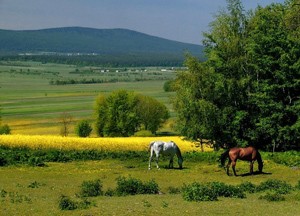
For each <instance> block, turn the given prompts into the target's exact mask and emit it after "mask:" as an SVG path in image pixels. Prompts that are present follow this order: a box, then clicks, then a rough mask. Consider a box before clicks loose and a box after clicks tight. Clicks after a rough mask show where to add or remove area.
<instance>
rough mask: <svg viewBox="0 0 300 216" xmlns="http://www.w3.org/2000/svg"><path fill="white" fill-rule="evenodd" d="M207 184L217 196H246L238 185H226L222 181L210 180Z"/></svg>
mask: <svg viewBox="0 0 300 216" xmlns="http://www.w3.org/2000/svg"><path fill="white" fill-rule="evenodd" d="M208 185H209V187H210V188H211V189H212V190H213V191H214V192H215V193H216V194H217V195H218V196H223V197H236V198H246V195H245V194H244V192H243V190H242V189H241V188H239V187H236V186H233V185H226V184H225V183H222V182H211V183H209V184H208Z"/></svg>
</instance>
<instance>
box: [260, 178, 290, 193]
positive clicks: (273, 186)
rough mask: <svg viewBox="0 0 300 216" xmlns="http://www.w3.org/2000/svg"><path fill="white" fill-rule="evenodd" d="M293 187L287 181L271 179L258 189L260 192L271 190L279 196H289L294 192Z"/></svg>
mask: <svg viewBox="0 0 300 216" xmlns="http://www.w3.org/2000/svg"><path fill="white" fill-rule="evenodd" d="M292 189H293V187H292V185H290V184H288V183H286V182H285V181H281V180H277V179H269V180H267V181H265V182H262V183H261V184H260V185H259V186H258V187H257V190H258V191H266V190H271V191H275V192H276V193H279V194H288V193H290V192H291V191H292Z"/></svg>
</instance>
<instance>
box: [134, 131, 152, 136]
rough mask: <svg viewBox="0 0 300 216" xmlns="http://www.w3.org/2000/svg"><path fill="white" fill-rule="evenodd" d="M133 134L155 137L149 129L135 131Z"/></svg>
mask: <svg viewBox="0 0 300 216" xmlns="http://www.w3.org/2000/svg"><path fill="white" fill-rule="evenodd" d="M133 136H134V137H154V134H153V133H152V132H151V131H149V130H141V131H138V132H135V133H134V135H133Z"/></svg>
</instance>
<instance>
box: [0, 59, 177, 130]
mask: <svg viewBox="0 0 300 216" xmlns="http://www.w3.org/2000/svg"><path fill="white" fill-rule="evenodd" d="M162 70H163V71H162ZM0 74H1V83H0V85H1V88H0V91H1V108H2V121H3V123H5V124H8V125H9V126H10V127H11V129H12V133H13V134H36V135H37V134H40V135H41V134H48V135H49V134H53V135H58V134H59V123H58V122H59V117H60V115H61V114H62V113H64V112H66V113H68V114H70V115H71V116H72V118H73V121H74V123H75V122H76V121H77V120H78V119H83V118H84V119H90V120H92V119H93V107H94V102H95V99H96V97H97V95H98V94H107V93H110V92H112V91H114V90H117V89H126V90H129V91H135V92H137V93H142V94H144V95H148V96H152V97H154V98H156V99H157V100H159V101H161V102H163V103H164V104H166V105H167V106H168V108H169V109H172V107H171V105H170V96H172V93H167V92H164V90H163V84H164V82H165V81H166V80H169V79H172V78H174V76H175V70H174V69H172V68H156V67H150V68H101V67H84V66H82V67H80V66H74V65H62V64H50V63H47V64H42V63H39V62H25V61H22V62H9V61H8V62H7V61H4V62H1V64H0ZM92 80H94V81H95V80H98V81H99V80H101V83H99V82H95V83H90V84H82V82H84V81H85V82H87V81H92ZM57 81H60V82H70V83H71V82H72V81H74V82H75V81H77V82H79V83H80V84H66V85H62V84H61V85H56V84H55V83H56V82H57ZM171 113H172V110H171ZM73 132H74V130H73V129H71V133H73ZM71 135H72V134H71Z"/></svg>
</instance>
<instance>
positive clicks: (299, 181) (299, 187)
mask: <svg viewBox="0 0 300 216" xmlns="http://www.w3.org/2000/svg"><path fill="white" fill-rule="evenodd" d="M295 188H296V189H297V190H300V180H298V184H297V185H296V186H295Z"/></svg>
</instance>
